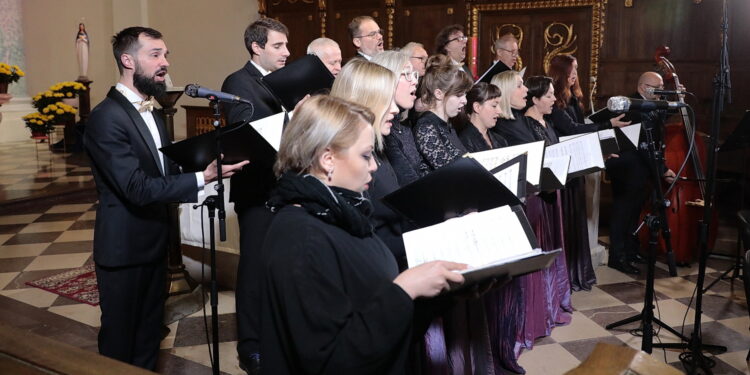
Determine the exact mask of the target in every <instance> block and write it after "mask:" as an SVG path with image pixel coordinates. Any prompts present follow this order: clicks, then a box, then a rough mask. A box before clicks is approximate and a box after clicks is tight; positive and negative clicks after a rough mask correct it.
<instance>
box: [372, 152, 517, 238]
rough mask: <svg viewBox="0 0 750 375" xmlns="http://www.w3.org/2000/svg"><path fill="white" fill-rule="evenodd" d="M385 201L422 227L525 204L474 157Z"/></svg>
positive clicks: (385, 198) (434, 173) (418, 181)
mask: <svg viewBox="0 0 750 375" xmlns="http://www.w3.org/2000/svg"><path fill="white" fill-rule="evenodd" d="M382 200H383V202H385V203H386V204H387V205H388V206H390V207H391V208H393V209H394V210H395V211H396V212H399V213H401V214H402V215H404V216H405V217H407V218H408V219H410V220H412V221H413V222H414V223H416V224H417V225H418V226H419V227H424V226H429V225H433V224H437V223H440V222H442V221H444V220H446V219H449V218H452V217H456V216H461V215H464V214H466V213H469V212H475V211H485V210H489V209H492V208H496V207H500V206H505V205H517V204H520V203H521V201H520V200H519V199H518V197H517V196H516V195H515V193H514V192H512V191H510V190H508V188H507V187H505V185H503V183H502V182H500V181H499V180H498V179H497V178H495V176H494V175H493V174H492V173H490V172H489V171H488V170H487V169H485V168H484V167H483V166H482V165H481V164H479V162H477V161H476V160H474V159H472V158H458V159H456V160H454V161H453V162H451V163H450V164H448V165H446V166H444V167H442V168H440V169H437V170H435V171H433V172H431V173H430V174H428V175H426V176H424V177H422V178H420V179H419V180H417V181H414V182H412V183H410V184H408V185H406V186H403V187H401V188H400V189H398V190H396V191H394V192H392V193H391V194H388V195H386V196H385V197H383V199H382Z"/></svg>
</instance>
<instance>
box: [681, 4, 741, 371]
mask: <svg viewBox="0 0 750 375" xmlns="http://www.w3.org/2000/svg"><path fill="white" fill-rule="evenodd" d="M728 37H729V13H728V12H727V0H724V2H723V14H722V21H721V53H720V57H719V71H718V72H717V74H716V77H714V100H713V116H712V119H711V136H710V138H709V140H710V144H711V147H710V148H709V150H708V166H707V168H708V173H707V175H706V180H707V181H706V197H705V206H704V208H703V221H701V222H700V223H699V224H698V238H699V242H698V243H699V244H700V247H699V249H700V250H699V251H700V253H699V257H700V258H699V259H700V260H699V263H698V280H697V282H696V289H697V293H696V294H697V295H696V298H695V322H694V324H693V333H692V335H691V337H690V342H689V343H688V345H687V348H688V349H689V350H690V351H689V352H685V353H682V354H680V361H681V362H682V364H683V366H684V367H685V369H686V370H688V374H691V375H692V374H698V373H699V372H698V370H699V369H701V370H703V371H704V372H703V373H704V374H712V371H711V367H713V366H714V365H715V362H714V361H713V360H712V359H710V358H708V357H706V356H705V355H703V351H704V350H713V351H715V352H718V353H723V352H726V351H727V348H726V347H723V346H717V345H706V344H703V339H702V337H701V314H702V307H703V292H704V290H703V282H704V281H705V278H706V260H707V258H708V228H709V226H710V225H711V216H712V215H711V208H712V206H713V198H714V193H715V181H716V151H717V148H718V139H719V128H720V127H721V112H722V111H723V110H724V98H725V94H726V93H727V92H728V91H729V87H730V85H729V44H728Z"/></svg>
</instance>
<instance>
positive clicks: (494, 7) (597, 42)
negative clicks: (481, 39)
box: [470, 0, 608, 91]
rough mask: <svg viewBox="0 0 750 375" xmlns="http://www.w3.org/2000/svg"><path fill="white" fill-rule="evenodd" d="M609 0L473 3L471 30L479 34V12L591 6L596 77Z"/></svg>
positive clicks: (593, 67) (593, 66) (592, 55)
mask: <svg viewBox="0 0 750 375" xmlns="http://www.w3.org/2000/svg"><path fill="white" fill-rule="evenodd" d="M607 1H608V0H531V1H515V2H508V3H494V4H484V3H483V4H474V3H472V5H471V12H470V13H471V22H470V25H471V31H472V33H473V34H474V35H477V36H478V35H479V12H487V11H498V10H517V9H521V10H532V9H552V8H572V7H589V8H591V65H590V67H589V76H591V77H596V76H597V75H598V72H599V49H600V48H601V46H602V41H603V40H604V38H603V35H604V15H605V8H606V6H607ZM592 86H593V83H589V90H590V91H591V90H592V89H593V87H592Z"/></svg>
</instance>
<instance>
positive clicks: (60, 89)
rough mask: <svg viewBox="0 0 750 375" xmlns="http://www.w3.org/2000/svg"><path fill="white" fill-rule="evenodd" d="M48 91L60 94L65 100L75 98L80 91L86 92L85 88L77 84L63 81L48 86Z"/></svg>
mask: <svg viewBox="0 0 750 375" xmlns="http://www.w3.org/2000/svg"><path fill="white" fill-rule="evenodd" d="M49 89H50V91H52V92H54V93H61V94H63V96H64V97H65V98H73V97H75V96H77V95H78V94H79V93H80V92H81V91H86V86H84V85H83V84H81V83H79V82H74V81H65V82H58V83H56V84H54V85H52V86H50V88H49Z"/></svg>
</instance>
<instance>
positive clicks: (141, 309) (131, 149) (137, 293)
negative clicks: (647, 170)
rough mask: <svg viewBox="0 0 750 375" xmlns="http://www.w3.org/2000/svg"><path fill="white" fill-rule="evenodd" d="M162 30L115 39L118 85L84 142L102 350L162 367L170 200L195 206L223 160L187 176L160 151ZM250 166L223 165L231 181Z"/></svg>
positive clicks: (134, 31) (163, 140)
mask: <svg viewBox="0 0 750 375" xmlns="http://www.w3.org/2000/svg"><path fill="white" fill-rule="evenodd" d="M161 37H162V36H161V33H159V32H158V31H156V30H154V29H150V28H144V27H130V28H127V29H124V30H122V31H121V32H119V33H118V34H117V35H115V36H114V37H113V38H112V47H113V51H114V55H115V58H116V59H115V60H116V62H117V67H118V68H119V70H120V80H119V82H118V83H117V85H116V86H115V87H113V88H111V89H110V91H109V93H108V94H107V98H106V99H104V100H103V101H102V102H101V103H99V105H97V106H96V108H94V110H93V111H91V116H90V117H89V120H88V123H87V126H86V133H85V136H84V144H85V147H86V151H87V153H88V155H89V157H90V158H91V162H92V172H93V174H94V181H95V182H96V189H97V193H98V196H99V206H98V208H97V211H96V226H95V229H94V262H95V263H96V278H97V283H98V287H99V296H100V307H101V311H102V315H101V329H100V330H99V353H101V354H102V355H105V356H108V357H111V358H114V359H118V360H120V361H123V362H127V363H131V364H133V365H136V366H140V367H143V368H147V369H152V370H153V369H155V367H156V360H157V357H158V353H159V341H160V340H161V329H162V326H163V323H162V322H163V315H164V299H165V289H166V285H165V283H166V271H167V265H166V255H167V251H166V250H167V241H168V234H169V218H168V213H167V211H168V204H169V203H171V202H196V201H197V199H198V191H199V190H201V189H202V188H203V185H204V184H205V183H208V182H211V181H213V180H215V179H216V176H217V173H216V172H217V171H216V163H212V164H211V165H209V166H208V167H207V168H206V170H205V171H203V172H198V173H180V171H179V168H178V166H177V165H176V164H174V163H173V162H172V161H171V160H169V159H168V158H167V157H166V156H164V155H163V154H162V153H161V152H160V151H159V148H160V147H161V146H162V145H166V144H168V143H169V135H168V134H167V131H166V127H165V126H164V121H163V119H161V118H160V117H158V116H154V114H153V113H152V112H151V111H152V109H153V104H152V99H151V97H153V96H158V95H160V94H163V93H164V90H165V82H164V77H165V75H166V74H167V67H168V66H169V63H168V62H167V59H166V56H167V53H168V51H167V47H166V45H165V44H164V41H163V40H162V39H161ZM245 164H247V161H245V162H242V163H238V164H235V165H226V166H224V168H222V170H223V173H224V176H231V175H232V174H233V173H234V171H235V170H237V169H240V168H242V166H244V165H245Z"/></svg>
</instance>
